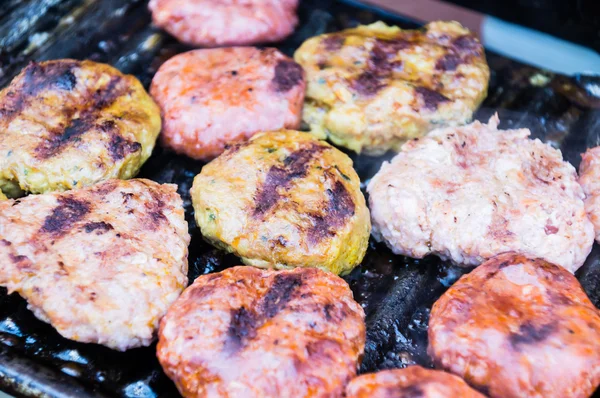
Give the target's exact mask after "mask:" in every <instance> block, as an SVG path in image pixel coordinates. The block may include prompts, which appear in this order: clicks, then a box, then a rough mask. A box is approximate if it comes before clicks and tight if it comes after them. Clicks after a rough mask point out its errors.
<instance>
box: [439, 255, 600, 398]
mask: <svg viewBox="0 0 600 398" xmlns="http://www.w3.org/2000/svg"><path fill="white" fill-rule="evenodd" d="M429 353H430V355H431V356H432V357H433V359H434V362H435V364H436V366H437V367H441V368H443V369H446V370H448V371H450V372H453V373H455V374H457V375H459V376H462V377H464V378H465V380H466V381H467V382H468V383H470V384H471V385H473V386H475V387H477V388H480V389H481V390H482V391H485V392H486V393H488V394H489V395H490V396H491V397H506V398H510V397H540V398H541V397H544V398H549V397H557V398H558V397H572V398H577V397H589V396H590V395H591V394H592V393H593V392H594V390H595V389H596V387H598V385H599V384H600V312H599V311H598V309H596V308H595V307H594V305H593V304H592V303H591V302H590V300H589V299H588V297H587V296H586V294H585V292H584V291H583V289H582V288H581V285H580V284H579V282H578V281H577V279H575V277H574V276H573V275H571V274H570V273H569V272H567V271H566V270H564V269H563V268H561V267H558V266H556V265H553V264H550V263H548V262H546V261H544V260H541V259H536V260H532V259H530V258H527V257H525V256H522V255H519V254H511V253H508V254H503V255H501V256H498V257H495V258H493V259H491V260H489V261H487V262H486V263H484V264H482V265H481V266H480V267H478V268H476V269H475V270H474V271H473V272H471V273H470V274H468V275H466V276H463V277H462V278H461V279H459V281H458V282H457V283H456V284H454V285H453V286H452V287H451V288H450V289H449V290H448V291H447V292H446V293H445V294H444V295H443V296H442V297H441V298H440V299H439V300H438V301H437V302H436V303H435V304H434V306H433V309H432V311H431V318H430V320H429Z"/></svg>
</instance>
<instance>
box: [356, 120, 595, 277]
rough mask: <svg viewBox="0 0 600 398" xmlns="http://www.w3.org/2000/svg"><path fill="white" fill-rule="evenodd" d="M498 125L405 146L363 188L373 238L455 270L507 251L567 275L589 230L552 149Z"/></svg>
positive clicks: (572, 176) (579, 259)
mask: <svg viewBox="0 0 600 398" xmlns="http://www.w3.org/2000/svg"><path fill="white" fill-rule="evenodd" d="M497 124H498V119H497V117H494V118H492V119H491V120H490V123H489V124H488V125H485V124H481V123H479V122H475V123H472V124H470V125H468V126H465V127H459V128H445V129H439V130H435V131H433V132H431V133H430V134H429V135H428V136H426V137H424V138H421V139H417V140H413V141H410V142H408V143H407V144H405V145H404V146H403V147H402V150H403V152H401V153H400V154H398V155H397V156H396V157H395V158H394V159H393V160H392V162H391V163H387V162H386V163H384V164H383V166H382V167H381V170H380V171H379V172H378V173H377V174H376V175H375V177H374V178H373V179H372V180H371V182H370V183H369V185H368V188H367V190H368V192H369V194H370V199H369V202H370V209H371V216H372V222H373V235H374V236H375V238H376V239H378V240H383V241H385V242H386V243H387V245H388V246H389V247H390V248H391V249H392V250H393V251H394V252H395V253H397V254H403V255H406V256H410V257H416V258H422V257H424V256H426V255H429V254H436V255H438V256H440V257H441V258H443V259H450V260H452V261H454V262H456V263H459V264H464V265H478V264H480V263H481V262H483V261H485V260H486V259H488V258H490V257H493V256H494V255H497V254H500V253H503V252H507V251H516V252H520V253H523V254H526V255H529V256H532V257H541V258H544V259H546V260H547V261H550V262H552V263H554V264H558V265H561V266H563V267H565V268H566V269H567V270H569V271H571V272H575V270H577V268H579V267H580V266H581V265H582V264H583V262H584V261H585V259H586V257H587V255H588V254H589V252H590V250H591V249H592V244H593V242H594V231H593V226H592V224H591V223H590V221H589V220H588V218H587V216H586V214H585V210H584V205H583V198H584V195H583V190H582V189H581V186H580V185H579V183H578V182H577V174H576V173H575V169H574V168H573V166H571V165H570V164H569V163H567V162H565V161H563V159H562V155H561V153H560V151H558V150H556V149H553V148H552V147H550V146H549V145H547V144H544V143H542V142H541V141H539V140H531V139H529V138H527V136H528V135H529V130H527V129H520V130H506V131H502V130H497Z"/></svg>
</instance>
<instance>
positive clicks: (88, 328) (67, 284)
mask: <svg viewBox="0 0 600 398" xmlns="http://www.w3.org/2000/svg"><path fill="white" fill-rule="evenodd" d="M189 242H190V237H189V234H188V229H187V223H186V221H185V219H184V212H183V204H182V201H181V198H180V197H179V195H177V192H176V186H175V185H159V184H157V183H155V182H152V181H149V180H130V181H123V180H108V181H105V182H102V183H99V184H97V185H95V186H93V187H90V188H84V189H77V190H72V191H69V192H65V193H50V194H43V195H34V196H27V197H25V198H22V199H17V200H8V201H3V202H0V285H2V286H5V287H7V288H8V291H9V292H17V293H19V294H20V295H21V296H22V297H23V298H25V299H26V300H27V302H28V308H29V309H30V310H31V311H33V313H34V314H35V316H37V317H38V318H39V319H41V320H43V321H45V322H48V323H50V324H51V325H52V326H53V327H54V328H56V330H58V332H59V333H60V334H61V335H63V336H64V337H66V338H68V339H71V340H76V341H80V342H84V343H97V344H103V345H105V346H108V347H110V348H113V349H115V350H121V351H123V350H126V349H128V348H132V347H138V346H144V345H149V344H150V343H151V342H152V340H153V337H154V335H155V332H156V329H157V327H158V321H159V320H160V318H161V317H162V316H163V315H164V314H165V313H166V311H167V308H168V307H169V306H170V305H171V304H172V303H173V302H174V301H175V299H176V298H177V297H178V296H179V294H180V293H181V291H182V290H183V288H184V287H185V286H186V283H187V254H188V249H187V246H188V244H189Z"/></svg>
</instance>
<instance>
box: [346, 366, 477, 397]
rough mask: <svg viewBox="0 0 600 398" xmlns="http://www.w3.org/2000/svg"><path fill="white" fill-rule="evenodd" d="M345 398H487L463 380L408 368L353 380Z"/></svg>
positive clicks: (416, 367) (443, 374)
mask: <svg viewBox="0 0 600 398" xmlns="http://www.w3.org/2000/svg"><path fill="white" fill-rule="evenodd" d="M345 397H346V398H455V397H456V398H459V397H460V398H484V396H483V395H481V394H480V393H478V392H477V391H475V390H473V389H472V388H471V387H469V385H468V384H467V383H465V382H464V381H463V380H462V379H461V378H459V377H456V376H454V375H452V374H450V373H446V372H441V371H439V370H433V369H425V368H422V367H420V366H409V367H408V368H405V369H393V370H383V371H380V372H377V373H370V374H364V375H362V376H358V377H357V378H355V379H353V380H352V381H351V382H350V383H349V384H348V386H347V387H346V395H345Z"/></svg>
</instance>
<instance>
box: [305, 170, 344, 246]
mask: <svg viewBox="0 0 600 398" xmlns="http://www.w3.org/2000/svg"><path fill="white" fill-rule="evenodd" d="M328 178H333V177H332V176H329V177H328ZM327 196H328V198H329V200H328V202H327V205H326V206H325V209H324V210H323V214H311V215H310V217H311V218H312V221H313V226H312V227H311V228H310V229H309V230H308V240H309V242H310V243H312V244H316V243H319V242H320V241H321V240H323V239H325V238H327V237H330V236H335V234H336V231H337V230H339V229H340V228H342V227H343V226H344V225H345V224H346V222H347V221H348V219H349V218H350V217H352V216H353V215H354V212H355V210H356V205H355V204H354V201H353V200H352V195H350V192H348V190H347V189H346V186H345V185H344V184H343V183H342V182H341V181H335V184H334V186H333V189H328V190H327Z"/></svg>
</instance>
